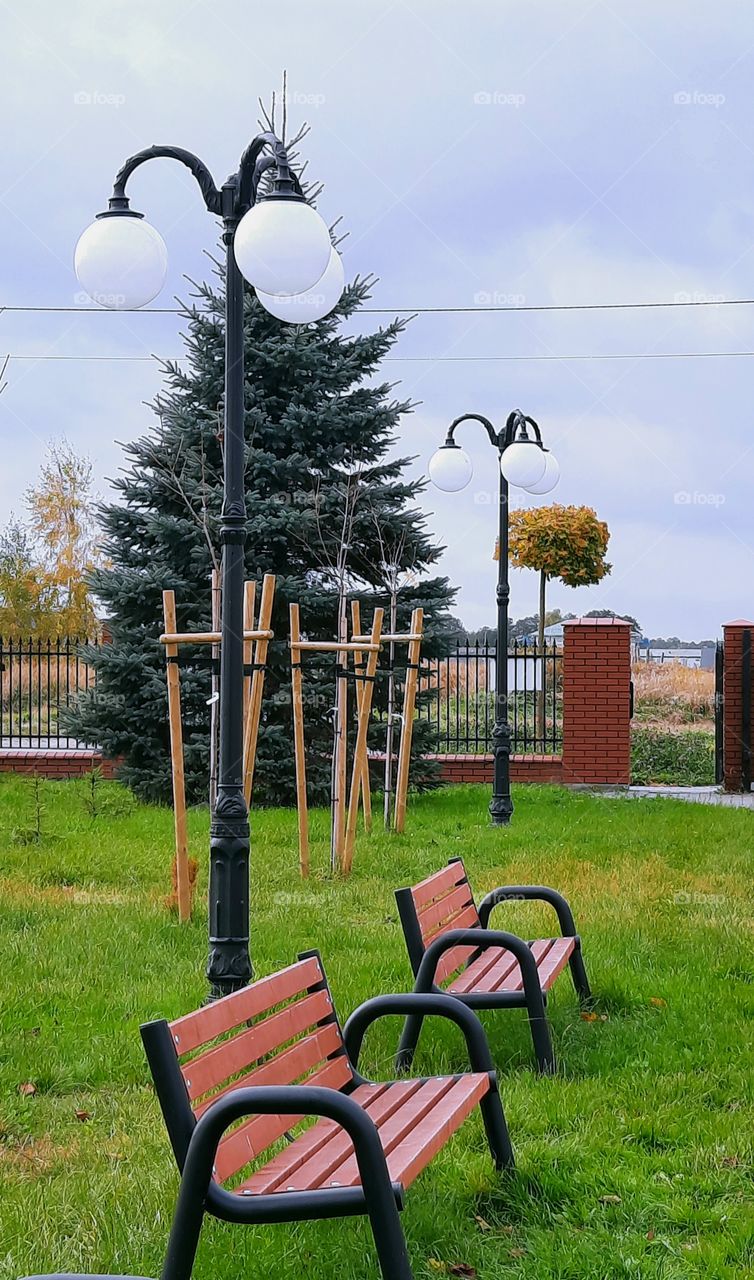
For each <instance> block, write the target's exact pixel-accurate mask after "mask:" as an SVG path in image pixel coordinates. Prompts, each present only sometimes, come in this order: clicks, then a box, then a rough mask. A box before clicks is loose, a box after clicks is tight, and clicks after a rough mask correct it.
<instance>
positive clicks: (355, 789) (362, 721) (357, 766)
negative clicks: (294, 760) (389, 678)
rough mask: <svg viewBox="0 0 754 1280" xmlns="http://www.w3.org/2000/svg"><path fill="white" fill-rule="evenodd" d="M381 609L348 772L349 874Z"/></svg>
mask: <svg viewBox="0 0 754 1280" xmlns="http://www.w3.org/2000/svg"><path fill="white" fill-rule="evenodd" d="M382 616H383V610H382V609H375V611H374V616H373V618H372V634H371V637H370V639H371V645H370V648H369V657H368V659H367V664H366V671H365V673H364V674H365V676H366V679H365V680H364V682H363V683H364V695H363V697H362V700H361V706H360V708H359V716H358V721H357V729H356V746H355V747H354V753H353V769H352V772H351V796H350V800H349V804H348V822H347V824H346V839H345V847H344V849H343V863H342V870H343V872H344V874H345V875H349V874H350V871H351V867H352V866H353V846H354V842H355V840H356V819H357V817H358V811H359V778H360V776H361V772H362V770H363V769H364V766H365V765H366V764H367V763H368V762H367V730H368V728H369V716H370V713H371V710H372V692H373V689H374V677H375V674H376V671H377V656H378V654H379V648H380V635H381V632H382Z"/></svg>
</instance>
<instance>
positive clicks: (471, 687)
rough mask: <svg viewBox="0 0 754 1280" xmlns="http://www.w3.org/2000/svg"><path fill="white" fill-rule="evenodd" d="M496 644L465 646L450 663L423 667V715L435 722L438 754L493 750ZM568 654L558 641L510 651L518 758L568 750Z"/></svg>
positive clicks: (436, 661)
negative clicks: (565, 682)
mask: <svg viewBox="0 0 754 1280" xmlns="http://www.w3.org/2000/svg"><path fill="white" fill-rule="evenodd" d="M496 657H497V651H496V648H495V644H494V642H493V643H491V644H490V643H488V642H487V641H481V642H478V643H476V644H467V643H466V642H463V643H461V642H459V643H457V644H456V645H454V647H453V648H452V650H451V652H450V653H449V654H447V655H446V656H445V657H444V658H433V659H429V660H425V661H424V662H423V663H422V672H421V677H420V685H419V687H420V690H422V691H423V692H424V693H425V695H426V694H427V692H429V693H430V696H428V697H427V696H425V697H423V698H421V699H420V702H419V711H418V714H419V716H420V717H421V718H422V719H425V720H429V721H430V722H431V723H432V724H433V725H434V728H435V732H436V734H437V739H438V747H437V750H438V751H440V752H447V753H449V754H459V755H463V754H469V755H475V754H483V753H485V752H489V751H491V750H492V727H493V725H494V723H495V693H494V690H495V662H496ZM562 666H563V650H562V648H561V647H560V646H559V645H558V644H557V643H556V642H549V641H545V643H544V646H543V647H542V648H539V647H538V646H537V645H536V644H525V643H523V642H521V641H515V640H514V641H513V643H512V644H511V645H510V647H509V649H508V718H509V722H510V727H511V737H512V750H513V751H514V752H516V753H517V754H524V753H536V754H538V755H540V754H541V755H559V754H560V752H561V750H562V747H563V710H562V696H561V695H562V683H563V681H562Z"/></svg>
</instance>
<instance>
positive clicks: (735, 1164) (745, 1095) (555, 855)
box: [0, 778, 754, 1280]
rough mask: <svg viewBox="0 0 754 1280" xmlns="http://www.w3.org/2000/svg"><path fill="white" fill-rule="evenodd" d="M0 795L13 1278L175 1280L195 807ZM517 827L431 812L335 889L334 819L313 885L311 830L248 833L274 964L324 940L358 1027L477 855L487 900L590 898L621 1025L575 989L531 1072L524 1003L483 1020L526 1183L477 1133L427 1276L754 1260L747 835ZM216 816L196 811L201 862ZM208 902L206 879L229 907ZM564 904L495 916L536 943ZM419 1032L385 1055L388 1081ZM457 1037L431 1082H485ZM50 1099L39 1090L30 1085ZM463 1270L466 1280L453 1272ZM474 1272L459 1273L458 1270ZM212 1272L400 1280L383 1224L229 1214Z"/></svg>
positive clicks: (388, 1044) (609, 997)
mask: <svg viewBox="0 0 754 1280" xmlns="http://www.w3.org/2000/svg"><path fill="white" fill-rule="evenodd" d="M90 799H91V796H90V792H89V790H88V789H87V786H86V784H84V783H62V784H57V783H45V784H43V785H42V794H41V801H42V804H43V806H44V807H43V811H42V814H41V830H42V836H41V840H40V841H39V842H38V843H37V842H35V841H34V840H33V837H32V830H33V828H34V826H35V814H34V812H33V808H34V805H33V796H32V784H31V783H29V782H28V781H24V780H21V779H12V778H3V779H1V780H0V939H1V940H2V960H3V976H2V979H1V980H0V1178H1V1179H2V1187H1V1188H0V1272H1V1273H2V1276H3V1277H16V1276H21V1275H24V1274H26V1273H29V1272H37V1271H46V1270H52V1269H57V1270H70V1271H76V1270H83V1271H87V1270H89V1271H103V1272H106V1271H112V1272H130V1273H132V1274H136V1275H146V1276H157V1275H159V1269H160V1266H161V1262H162V1256H163V1250H164V1247H165V1242H166V1238H167V1231H168V1225H169V1222H170V1217H171V1212H172V1207H173V1202H174V1198H175V1193H176V1186H177V1178H176V1172H175V1168H174V1165H173V1161H172V1156H171V1154H170V1152H169V1149H168V1143H167V1140H166V1136H165V1132H164V1129H163V1124H162V1120H161V1118H160V1115H159V1113H158V1107H157V1103H156V1100H155V1097H154V1094H153V1092H152V1090H151V1087H150V1084H149V1078H148V1073H147V1069H146V1066H145V1062H144V1059H143V1055H142V1050H141V1045H140V1040H139V1034H138V1026H139V1023H140V1022H141V1021H143V1020H145V1019H147V1018H152V1017H156V1016H160V1015H166V1016H168V1017H172V1016H175V1015H177V1014H178V1013H180V1012H186V1011H187V1010H189V1009H191V1008H193V1007H195V1006H196V1005H197V1004H198V1003H199V1002H200V1001H201V1000H202V999H203V997H204V993H205V985H204V980H203V976H202V973H203V966H204V960H205V921H204V902H203V900H202V902H201V903H200V905H199V907H198V909H197V912H196V919H195V921H194V922H193V923H192V924H191V925H190V926H189V927H185V928H181V927H179V925H178V924H177V923H176V921H175V919H174V917H172V916H171V915H170V914H169V913H168V912H167V911H166V909H165V907H164V904H163V899H164V896H165V894H166V893H167V892H168V890H169V870H168V869H169V864H170V858H171V844H172V816H171V814H170V812H169V811H167V810H158V809H152V808H147V807H137V806H135V805H134V804H133V803H132V802H131V801H130V800H129V798H128V796H127V795H126V794H125V793H124V792H123V791H121V790H120V789H119V788H118V787H117V786H115V785H103V786H101V787H100V788H98V789H97V792H96V795H95V802H96V803H95V808H96V813H95V816H92V806H91V804H90V803H88V801H89V800H90ZM515 799H516V805H517V808H516V814H515V818H514V824H513V826H512V827H511V828H510V829H509V830H499V829H492V828H491V827H490V826H489V825H488V822H487V816H486V801H487V796H486V793H485V791H484V790H483V789H481V788H475V787H462V788H456V789H448V790H445V791H443V792H440V793H436V794H433V795H428V796H425V797H423V798H421V799H416V800H414V801H413V803H412V806H411V808H410V811H409V821H408V832H407V834H406V835H405V836H404V837H402V838H396V837H385V836H384V835H383V834H381V833H376V834H375V835H374V836H373V837H372V839H371V840H367V839H365V838H364V837H363V836H360V838H359V843H358V846H357V851H356V858H355V865H354V872H353V875H352V877H351V879H350V881H348V882H345V883H344V882H341V881H337V880H336V881H333V880H331V879H330V878H329V874H328V871H327V865H326V864H327V850H326V839H325V821H326V820H325V816H324V815H323V814H315V815H313V824H312V825H313V834H314V838H315V843H314V849H313V873H312V876H311V879H310V881H309V882H308V883H302V882H301V881H300V880H299V878H298V875H297V869H296V864H297V853H296V837H295V815H294V813H292V812H287V811H286V812H282V811H275V812H266V813H256V814H254V816H253V847H254V853H253V860H252V930H253V955H254V963H255V966H256V971H257V972H258V973H259V974H263V973H266V972H269V971H270V970H272V969H274V968H278V967H280V966H282V965H284V964H286V963H288V962H290V961H291V959H292V958H293V957H295V955H296V953H297V951H299V950H303V949H305V948H307V947H311V946H318V947H319V948H320V949H321V951H322V953H323V956H324V959H325V962H326V965H327V968H328V972H329V976H330V981H331V984H332V988H333V993H334V996H335V999H336V1003H337V1005H338V1008H339V1011H340V1013H341V1015H343V1016H345V1015H346V1014H347V1013H348V1012H349V1011H350V1010H351V1009H352V1008H353V1007H354V1005H355V1004H357V1003H358V1002H359V1001H360V1000H362V999H363V998H365V997H367V996H369V995H372V994H375V993H377V992H385V991H391V990H402V989H406V988H407V986H408V985H409V968H408V963H407V959H406V955H405V950H404V945H403V940H402V935H401V932H400V927H399V924H398V921H397V916H396V911H395V905H394V901H393V897H392V890H393V888H394V887H395V886H398V885H401V884H406V883H410V882H412V881H415V880H417V879H419V878H420V877H421V876H422V875H424V874H427V873H429V872H430V871H432V870H434V869H435V868H437V867H439V866H441V865H442V864H443V863H444V862H445V860H446V859H447V858H448V857H449V856H450V855H452V854H463V855H464V857H465V858H466V860H467V865H468V868H469V872H470V875H471V877H472V879H473V883H474V885H475V888H476V890H477V893H478V894H480V895H481V894H482V893H483V892H485V891H486V890H488V889H490V888H492V887H494V886H495V885H496V884H498V883H501V882H506V881H512V882H516V881H534V882H543V883H546V884H547V883H550V884H553V885H555V886H557V887H559V888H561V889H562V890H563V891H564V892H565V893H566V894H567V896H568V897H569V898H570V899H571V901H572V903H573V906H574V909H575V912H576V918H577V923H578V925H579V927H580V929H581V933H582V936H583V939H584V953H585V958H586V962H587V966H588V968H589V971H590V976H591V980H592V985H593V987H594V990H595V992H596V993H597V995H598V1003H597V1006H596V1008H597V1012H598V1015H600V1016H598V1018H597V1019H596V1020H592V1021H586V1020H584V1019H582V1018H581V1017H580V1014H579V1010H578V1007H577V1004H576V1001H575V998H574V993H573V990H572V988H571V986H570V982H569V979H568V976H567V974H566V975H564V976H563V978H561V980H560V981H559V983H558V984H557V987H556V990H555V993H554V996H553V999H552V1003H551V1015H552V1022H553V1029H554V1035H555V1042H556V1048H557V1051H558V1053H559V1058H560V1073H559V1075H558V1076H557V1077H556V1078H553V1079H542V1078H539V1077H537V1076H536V1075H535V1073H534V1072H533V1070H532V1055H531V1046H530V1040H529V1036H528V1031H527V1027H526V1021H525V1016H524V1014H523V1013H522V1012H521V1011H518V1010H516V1011H514V1012H508V1013H504V1014H497V1015H492V1014H488V1015H485V1024H486V1026H487V1028H488V1031H489V1034H490V1038H491V1043H492V1049H493V1053H494V1055H495V1058H496V1060H497V1063H498V1065H499V1069H500V1075H501V1093H502V1097H503V1101H504V1105H505V1107H506V1111H507V1116H508V1122H509V1125H510V1130H511V1135H512V1139H513V1144H514V1147H515V1151H516V1156H517V1162H518V1167H517V1171H516V1172H515V1174H512V1175H508V1176H505V1177H503V1178H500V1177H499V1176H497V1175H496V1174H495V1173H494V1171H493V1168H492V1166H491V1162H490V1159H489V1157H488V1154H487V1151H486V1148H485V1144H484V1139H483V1132H482V1127H481V1124H480V1122H479V1119H478V1117H474V1118H473V1119H472V1120H470V1121H469V1122H467V1124H466V1125H465V1126H464V1128H463V1130H462V1131H461V1132H460V1133H459V1134H458V1135H456V1137H455V1138H453V1139H452V1140H451V1142H450V1143H449V1145H448V1146H446V1147H445V1149H444V1151H443V1153H442V1154H441V1156H440V1157H439V1158H437V1159H436V1160H435V1162H434V1163H433V1164H432V1166H430V1168H429V1169H428V1170H427V1171H426V1172H425V1173H424V1174H423V1175H422V1177H421V1178H420V1179H419V1180H418V1181H417V1182H416V1184H415V1185H414V1186H413V1187H412V1188H411V1189H410V1190H409V1192H408V1194H407V1206H406V1211H405V1213H404V1215H403V1224H404V1228H405V1230H406V1234H407V1238H408V1244H409V1250H410V1255H411V1258H412V1261H413V1265H414V1269H415V1274H416V1276H417V1280H419V1278H422V1280H427V1278H430V1277H434V1278H435V1280H436V1277H438V1276H442V1275H443V1274H446V1275H454V1274H455V1275H469V1276H471V1275H474V1274H476V1275H478V1277H479V1278H480V1280H497V1278H498V1277H507V1276H510V1277H520V1278H524V1277H525V1278H526V1280H535V1277H536V1280H555V1278H556V1277H557V1280H577V1278H578V1280H608V1278H610V1280H612V1278H613V1277H641V1278H642V1280H650V1278H652V1277H658V1278H659V1277H662V1280H675V1278H676V1277H677V1278H678V1280H687V1278H688V1277H700V1278H701V1277H704V1278H705V1280H707V1278H709V1277H713V1278H714V1280H717V1278H720V1280H725V1278H727V1277H730V1278H731V1280H733V1277H735V1278H736V1280H740V1277H742V1276H744V1275H750V1274H752V1271H753V1270H754V1194H753V1190H752V1168H753V1164H752V1133H753V1132H754V1107H753V1105H752V1095H753V1092H754V1090H753V1086H752V1066H753V1061H754V1060H753V1055H752V1047H753V1044H754V1035H753V1034H752V1015H753V1014H754V985H752V984H753V983H754V956H753V954H752V949H753V947H754V932H753V929H752V922H753V920H752V917H753V913H752V871H753V869H754V868H753V859H752V830H753V828H752V818H751V814H750V813H748V812H745V811H729V810H723V809H719V808H703V807H701V806H698V805H683V804H679V803H673V802H671V801H657V800H656V801H634V800H606V799H601V798H599V797H589V796H586V795H583V794H572V793H568V792H566V791H564V790H560V789H558V788H555V787H542V788H534V787H531V788H521V787H519V788H518V789H517V791H516V796H515ZM207 825H208V823H207V814H206V811H201V810H198V811H194V812H192V813H191V815H190V831H191V844H192V853H193V854H194V855H195V856H196V857H197V858H199V859H200V866H201V867H202V868H203V867H204V863H205V860H206V859H205V847H206V841H207ZM205 887H206V882H205V879H204V877H203V874H202V877H201V884H200V889H201V892H202V893H204V891H205ZM540 910H541V909H540V908H537V907H531V906H529V905H525V904H510V905H506V906H504V907H500V908H498V910H497V911H496V913H495V915H494V916H493V923H496V924H498V925H499V927H506V926H507V927H512V928H514V929H515V930H516V931H518V932H521V933H524V934H525V935H526V936H531V935H532V934H535V933H538V932H539V931H540V930H541V929H542V928H543V927H544V928H546V930H547V931H548V932H549V930H550V926H549V924H548V925H544V924H543V922H544V920H545V919H546V917H545V916H544V915H540V914H538V913H539V912H540ZM398 1032H399V1024H398V1023H397V1022H394V1021H392V1020H391V1021H389V1022H385V1023H383V1024H382V1025H381V1026H380V1027H379V1028H375V1030H374V1031H373V1032H372V1033H371V1036H370V1039H369V1040H368V1042H367V1047H366V1055H365V1058H364V1067H365V1069H366V1070H367V1072H368V1073H372V1074H374V1075H375V1076H377V1078H379V1077H380V1076H381V1075H382V1077H383V1078H384V1077H385V1075H389V1073H390V1059H391V1052H392V1050H393V1049H394V1047H395V1044H396V1040H397V1036H398ZM462 1064H463V1048H462V1042H461V1040H460V1037H459V1036H458V1033H457V1032H456V1031H455V1029H454V1028H451V1027H449V1026H445V1025H441V1024H437V1023H428V1024H426V1026H425V1031H424V1035H423V1039H422V1043H421V1046H420V1052H419V1054H418V1055H417V1061H416V1064H415V1065H416V1069H417V1070H418V1071H421V1072H437V1071H441V1070H444V1069H447V1068H449V1067H450V1068H453V1069H461V1067H462ZM29 1084H32V1085H33V1086H34V1088H35V1092H33V1093H32V1092H31V1090H28V1089H27V1090H23V1089H22V1088H21V1086H23V1085H29ZM459 1264H464V1265H465V1266H466V1267H467V1268H470V1270H466V1271H464V1270H459V1269H457V1268H458V1266H459ZM454 1267H455V1268H456V1270H454ZM195 1275H196V1276H197V1277H198V1280H202V1278H204V1277H206V1280H210V1278H211V1280H240V1278H241V1277H243V1278H244V1280H304V1277H306V1280H367V1278H369V1280H375V1278H376V1277H377V1275H378V1272H377V1265H376V1261H375V1256H374V1251H373V1248H372V1243H371V1236H370V1233H369V1230H368V1227H367V1224H366V1222H365V1220H363V1219H351V1220H340V1221H334V1222H330V1223H324V1224H322V1223H320V1224H310V1223H301V1224H297V1225H295V1226H293V1227H284V1226H272V1227H260V1228H256V1229H254V1228H248V1227H237V1226H236V1227H232V1226H227V1225H224V1224H220V1223H217V1222H213V1221H211V1220H208V1222H207V1226H206V1229H205V1232H204V1235H203V1238H202V1242H201V1244H200V1249H199V1255H198V1258H197V1265H196V1271H195Z"/></svg>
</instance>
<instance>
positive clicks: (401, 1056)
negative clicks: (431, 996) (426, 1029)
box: [395, 1013, 424, 1075]
mask: <svg viewBox="0 0 754 1280" xmlns="http://www.w3.org/2000/svg"><path fill="white" fill-rule="evenodd" d="M423 1022H424V1018H423V1017H421V1015H420V1014H415V1013H410V1014H409V1016H408V1017H407V1018H406V1021H405V1022H404V1024H403V1032H402V1033H401V1038H400V1041H399V1043H398V1052H397V1054H396V1055H395V1069H396V1071H397V1072H398V1074H399V1075H400V1074H402V1073H403V1072H404V1071H410V1070H411V1064H412V1063H413V1061H414V1054H415V1053H416V1046H417V1044H418V1043H419V1036H420V1034H421V1029H422V1023H423Z"/></svg>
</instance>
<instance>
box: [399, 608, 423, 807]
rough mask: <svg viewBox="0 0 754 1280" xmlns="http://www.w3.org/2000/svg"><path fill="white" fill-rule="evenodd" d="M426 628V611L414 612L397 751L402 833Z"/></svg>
mask: <svg viewBox="0 0 754 1280" xmlns="http://www.w3.org/2000/svg"><path fill="white" fill-rule="evenodd" d="M423 626H424V610H423V609H414V611H413V613H412V614H411V634H412V637H414V638H412V639H411V640H410V641H409V645H408V659H407V663H408V670H407V671H406V688H405V691H404V694H403V721H402V724H401V745H400V748H399V750H398V776H397V778H396V783H395V830H396V831H403V829H404V827H405V825H406V800H407V797H408V774H409V768H410V765H411V738H412V736H413V732H414V712H415V710H416V686H417V682H418V679H419V658H420V656H421V647H422V642H421V636H422V630H423Z"/></svg>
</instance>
